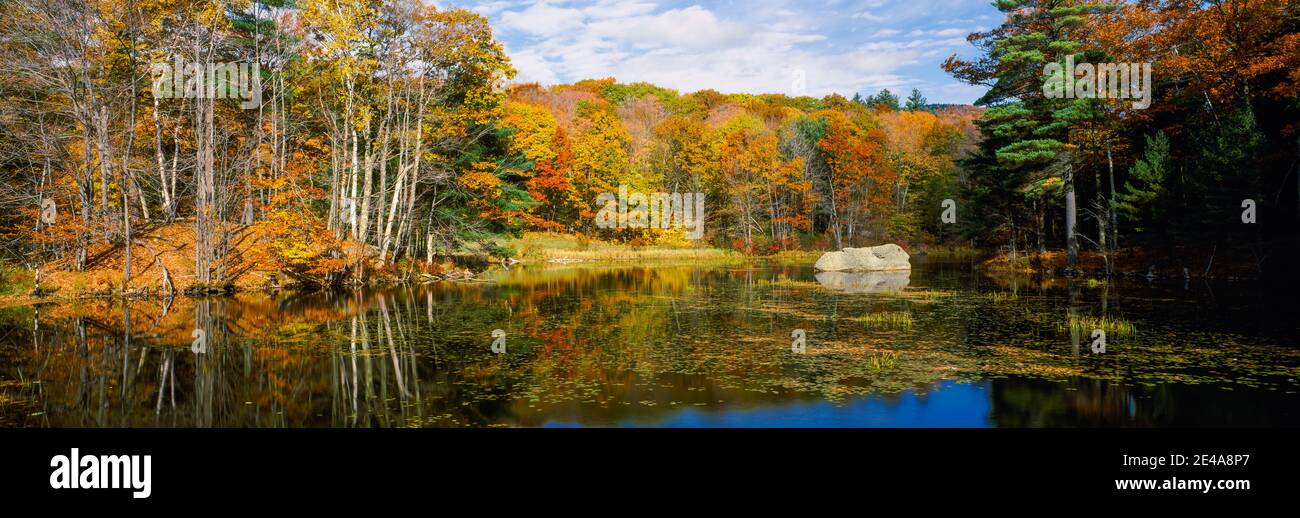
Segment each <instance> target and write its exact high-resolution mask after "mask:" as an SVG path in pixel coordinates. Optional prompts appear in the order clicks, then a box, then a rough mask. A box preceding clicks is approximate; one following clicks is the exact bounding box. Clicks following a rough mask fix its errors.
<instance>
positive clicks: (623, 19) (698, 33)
mask: <svg viewBox="0 0 1300 518" xmlns="http://www.w3.org/2000/svg"><path fill="white" fill-rule="evenodd" d="M500 1H501V0H493V1H490V2H487V3H485V4H482V5H481V6H480V7H483V8H484V9H486V10H490V11H491V10H495V11H496V12H497V13H498V14H495V15H489V16H490V17H491V18H492V19H493V25H495V26H497V27H498V28H499V29H500V30H499V33H498V36H499V37H501V38H502V39H503V40H504V41H505V42H506V43H507V49H508V52H509V53H510V56H511V59H512V60H513V62H514V65H515V67H516V68H517V69H518V70H519V72H520V73H519V76H518V77H517V78H516V80H518V81H524V82H531V81H536V82H540V83H543V84H554V83H564V82H573V81H578V80H582V79H592V78H605V77H616V78H618V80H619V81H622V82H634V81H647V82H652V83H655V84H659V85H662V86H666V87H670V88H675V89H678V90H680V91H683V92H690V91H695V90H700V89H705V88H712V89H715V90H718V91H722V92H728V93H731V92H750V93H794V92H793V91H792V90H793V88H792V86H793V83H794V81H793V78H794V75H795V73H796V72H797V71H799V72H802V74H803V76H804V77H805V84H806V93H807V94H808V95H813V96H823V95H827V94H830V93H840V94H843V95H846V96H851V95H852V94H853V93H854V92H864V93H866V92H869V91H875V90H879V89H880V88H882V87H888V88H890V89H902V88H903V87H907V88H908V89H910V88H911V87H912V86H914V85H922V86H927V87H930V88H932V89H933V90H934V95H931V96H930V97H931V99H932V100H933V101H935V102H946V100H947V99H948V98H947V97H946V96H947V95H948V94H952V95H966V94H968V93H969V92H970V90H969V89H958V88H954V87H953V80H952V79H951V78H950V77H948V76H947V75H946V74H944V73H943V72H942V70H940V69H939V67H938V64H939V63H940V62H941V61H942V59H943V58H944V57H947V55H949V54H952V53H953V52H965V51H967V50H969V49H967V47H969V44H968V43H967V42H966V41H965V36H966V34H968V33H969V32H971V30H968V29H965V28H960V27H961V26H957V27H953V26H944V25H937V24H935V23H934V22H933V21H932V20H931V17H932V14H931V13H929V12H926V11H925V10H923V9H920V8H918V4H920V3H924V2H921V1H920V0H866V1H862V0H858V1H843V0H826V1H825V2H822V3H820V4H805V3H803V2H802V1H800V0H746V1H745V2H740V3H731V2H726V3H721V2H720V3H718V4H706V3H703V1H702V0H701V3H698V4H697V3H694V2H693V0H686V3H682V2H680V1H677V2H675V4H674V5H664V3H665V2H671V1H674V0H627V1H620V0H594V1H590V0H538V1H534V2H515V3H514V4H511V6H507V7H501V6H499V5H497V4H498V3H499V2H500ZM930 3H931V4H943V5H942V6H940V7H941V8H942V9H945V10H944V11H943V12H945V13H947V14H949V15H950V16H952V17H961V18H954V19H974V18H976V14H975V13H973V12H972V10H973V9H976V10H977V8H971V7H970V4H969V3H965V2H963V1H962V0H932V1H931V2H930ZM978 9H983V10H985V11H987V10H991V8H988V7H984V8H978ZM886 20H887V23H888V25H885V24H883V23H882V21H886ZM859 29H862V30H861V31H859ZM916 74H920V76H919V77H918V76H917V75H916ZM872 89H874V90H872ZM927 93H928V92H927ZM975 97H978V95H973V96H971V98H970V99H966V100H964V101H962V102H969V101H970V100H974V98H975Z"/></svg>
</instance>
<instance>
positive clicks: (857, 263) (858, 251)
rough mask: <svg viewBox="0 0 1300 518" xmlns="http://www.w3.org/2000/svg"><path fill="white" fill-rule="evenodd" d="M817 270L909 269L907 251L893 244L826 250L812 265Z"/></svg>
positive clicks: (881, 270)
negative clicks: (836, 250)
mask: <svg viewBox="0 0 1300 518" xmlns="http://www.w3.org/2000/svg"><path fill="white" fill-rule="evenodd" d="M813 268H816V269H817V271H819V272H888V271H897V270H911V269H912V263H910V262H908V256H907V252H904V251H903V248H902V247H900V246H898V245H895V244H892V243H891V244H885V245H880V246H870V247H866V248H845V249H844V250H841V251H839V252H826V253H825V254H822V256H821V258H820V259H818V260H817V264H816V265H814V266H813Z"/></svg>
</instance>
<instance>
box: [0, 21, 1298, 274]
mask: <svg viewBox="0 0 1300 518" xmlns="http://www.w3.org/2000/svg"><path fill="white" fill-rule="evenodd" d="M994 3H995V5H996V7H997V8H998V9H999V10H1001V11H1002V12H1003V14H1004V16H1005V17H1004V19H1003V20H1002V22H1001V23H1000V25H998V26H997V27H995V28H993V29H992V30H989V31H987V32H983V33H977V34H972V35H971V36H970V37H969V41H970V43H971V44H972V45H973V47H972V55H973V56H974V57H973V58H963V57H961V56H956V55H954V56H952V57H950V58H949V59H947V60H946V61H945V62H943V63H942V64H941V66H942V67H943V68H944V70H946V71H947V72H948V73H950V74H951V75H952V76H953V77H956V78H957V79H960V80H962V81H965V82H968V83H971V84H974V85H982V86H985V87H987V89H988V90H987V94H985V95H984V96H983V97H982V98H980V99H979V100H978V101H976V103H975V106H952V105H935V104H931V103H929V102H928V101H927V100H926V99H925V96H924V94H923V92H920V91H917V90H912V91H911V92H910V95H908V96H907V97H906V98H900V97H899V96H898V95H897V94H895V93H893V92H890V91H889V90H884V91H879V92H877V93H870V92H862V93H850V92H845V93H844V94H842V95H841V94H834V95H829V96H826V97H822V98H813V97H807V96H791V95H785V94H778V93H768V94H756V93H734V92H733V93H723V92H717V91H713V90H702V91H696V92H678V91H676V90H673V89H669V88H664V87H660V86H656V85H653V84H647V83H639V82H632V83H624V82H619V81H618V80H617V79H616V78H603V79H602V78H593V79H588V80H584V81H578V82H576V83H572V84H556V85H540V84H535V83H518V82H514V80H513V79H514V77H515V75H516V72H515V69H514V68H513V67H512V64H511V60H510V56H508V55H507V53H506V51H505V49H504V46H503V45H502V44H501V43H500V42H499V41H498V40H496V39H495V37H494V35H493V28H492V26H491V25H490V23H489V21H488V20H487V18H485V17H483V16H481V15H479V14H476V13H474V12H472V11H469V10H465V9H457V8H438V7H435V6H432V5H425V4H424V3H422V2H407V1H398V0H264V1H260V2H253V1H249V0H225V1H209V0H193V1H182V2H165V1H161V0H132V1H123V0H21V1H15V0H6V1H5V2H3V4H4V8H5V9H4V11H5V12H6V13H9V15H8V16H6V17H4V19H3V20H0V72H2V73H3V74H4V75H5V77H6V80H5V81H4V82H3V83H0V264H3V265H4V271H3V273H2V275H4V278H3V279H0V282H3V283H4V284H6V285H10V286H19V285H21V286H22V291H34V292H36V293H42V290H43V289H46V290H48V289H63V288H68V289H73V290H83V291H103V292H132V291H139V290H143V291H154V290H163V291H165V292H166V293H171V292H172V291H173V290H174V291H182V290H184V291H188V292H200V293H201V292H210V291H228V290H230V289H232V287H233V284H234V282H235V281H234V280H235V279H236V278H239V277H241V276H243V275H245V274H246V273H247V272H249V271H251V270H257V271H266V272H270V274H269V276H267V277H265V278H262V280H263V281H265V282H268V283H274V284H279V283H295V284H302V285H309V286H328V285H337V284H342V283H362V282H368V281H369V280H371V279H378V278H391V279H399V280H401V279H408V280H409V279H411V278H413V277H412V274H413V273H414V272H428V271H431V270H437V269H442V268H444V266H443V265H444V264H446V262H447V261H448V260H450V259H451V258H454V257H458V256H465V255H471V256H477V257H490V258H510V257H514V256H517V255H519V254H520V251H519V250H515V249H512V248H511V247H510V246H508V245H507V244H506V243H509V241H508V240H507V239H508V238H510V237H518V236H521V235H524V234H525V233H533V234H536V233H545V234H554V235H567V236H576V239H578V240H579V241H580V242H582V243H587V242H589V241H590V242H597V241H599V242H614V243H621V244H625V245H628V246H633V247H645V248H655V247H663V248H700V247H710V248H718V249H725V250H730V251H734V252H733V253H735V254H741V255H743V256H745V257H759V256H770V255H774V254H782V253H787V252H799V251H819V250H833V249H840V248H843V247H856V246H871V245H877V244H881V243H887V242H888V243H898V244H900V245H902V246H904V248H906V249H908V250H909V251H912V252H924V251H932V252H934V253H941V252H943V251H945V250H946V251H949V252H952V251H954V250H982V251H985V252H987V253H988V254H993V255H995V256H996V257H999V258H1000V260H1001V261H1002V262H1003V263H1005V265H1006V266H1007V267H1009V268H1021V267H1024V268H1030V267H1034V268H1040V269H1041V268H1044V267H1050V268H1053V269H1058V270H1060V271H1062V272H1064V273H1066V274H1075V273H1084V274H1089V275H1094V274H1095V275H1113V274H1116V273H1122V272H1125V271H1137V270H1140V271H1142V272H1144V273H1145V272H1148V271H1150V270H1149V269H1148V266H1150V268H1151V270H1154V269H1155V267H1156V265H1157V264H1158V265H1159V266H1160V269H1161V270H1168V269H1171V268H1182V269H1183V272H1184V273H1182V275H1188V274H1189V273H1186V272H1189V270H1188V269H1187V268H1189V267H1190V270H1191V273H1190V274H1194V275H1204V276H1211V275H1214V272H1217V271H1220V270H1216V268H1220V267H1221V266H1220V265H1227V266H1231V267H1236V268H1238V269H1241V271H1243V272H1247V273H1252V274H1256V275H1270V274H1279V275H1280V274H1288V273H1289V272H1286V270H1285V266H1286V264H1287V263H1288V262H1289V259H1291V258H1295V257H1296V251H1297V248H1298V247H1297V245H1298V244H1300V242H1298V241H1297V237H1300V236H1298V235H1297V231H1296V228H1297V227H1296V225H1297V223H1300V178H1297V174H1296V173H1297V166H1298V165H1300V164H1298V159H1300V134H1297V130H1300V127H1297V122H1300V4H1298V3H1297V2H1295V1H1293V0H1292V1H1288V0H1217V1H1191V0H1137V1H1134V0H1129V1H1123V0H1115V1H1079V0H997V1H996V2H994ZM1067 59H1069V60H1070V61H1071V62H1095V63H1110V62H1115V63H1145V64H1150V67H1151V71H1152V76H1151V77H1152V82H1151V84H1150V85H1149V86H1150V87H1151V92H1152V97H1151V99H1149V101H1150V105H1149V106H1145V107H1142V108H1138V107H1137V106H1135V104H1134V103H1133V102H1131V100H1129V99H1113V98H1100V97H1084V98H1054V97H1051V96H1048V95H1046V94H1045V93H1044V89H1043V84H1044V81H1045V78H1044V74H1043V70H1044V67H1045V65H1047V64H1052V63H1064V62H1066V60H1067ZM167 64H171V66H167ZM231 64H244V65H246V66H231ZM160 65H162V66H160ZM936 66H940V64H938V63H936ZM250 75H251V77H250ZM163 76H166V77H163ZM620 187H622V188H624V189H630V190H635V191H639V192H647V193H649V192H665V193H703V194H704V195H705V199H706V200H707V203H706V210H705V217H706V224H705V229H706V231H705V232H704V233H703V235H702V236H698V237H700V239H698V240H695V239H689V238H690V237H695V236H688V235H687V232H686V231H685V230H684V229H680V228H621V229H620V228H605V227H603V226H600V225H598V224H597V220H596V217H595V216H596V211H597V209H598V208H599V207H598V206H597V205H596V203H595V201H596V200H597V197H598V196H599V195H600V194H601V193H609V192H618V191H619V189H620ZM945 210H954V213H955V214H954V217H952V218H951V219H947V218H944V217H943V216H944V213H945ZM87 271H95V272H99V275H97V276H94V277H86V276H78V275H77V273H78V272H87ZM1234 271H1235V270H1234ZM110 272H111V275H110ZM1162 273H1173V272H1162ZM43 278H44V279H45V280H46V285H45V286H47V287H46V288H43V287H42V284H41V281H42V279H43ZM20 280H21V281H20ZM60 284H67V286H60ZM49 286H53V288H50V287H49Z"/></svg>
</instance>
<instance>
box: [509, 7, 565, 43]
mask: <svg viewBox="0 0 1300 518" xmlns="http://www.w3.org/2000/svg"><path fill="white" fill-rule="evenodd" d="M584 19H585V16H584V15H583V14H582V11H579V10H577V9H566V8H563V7H552V6H551V5H549V4H547V3H546V2H539V3H537V4H533V6H532V7H529V8H528V9H524V10H523V11H506V12H504V13H502V14H501V23H502V25H504V26H506V27H508V28H511V29H514V30H517V31H521V32H525V33H528V34H531V35H533V36H554V35H556V34H561V33H563V32H565V31H571V30H574V29H578V28H580V27H582V26H583V21H584Z"/></svg>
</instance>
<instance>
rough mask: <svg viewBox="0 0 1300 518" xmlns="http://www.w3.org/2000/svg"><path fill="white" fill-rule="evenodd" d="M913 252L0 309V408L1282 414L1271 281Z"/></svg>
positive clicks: (290, 415) (868, 416)
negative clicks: (1117, 277)
mask: <svg viewBox="0 0 1300 518" xmlns="http://www.w3.org/2000/svg"><path fill="white" fill-rule="evenodd" d="M913 261H914V265H915V267H914V269H913V271H912V272H910V274H908V273H901V274H897V273H895V274H870V275H848V274H837V275H827V274H815V273H814V272H813V270H812V269H811V268H810V267H802V266H801V267H795V266H782V265H771V264H766V263H756V264H753V265H748V266H746V265H740V266H735V265H733V266H698V265H696V266H646V265H628V266H616V267H606V266H600V267H597V266H582V265H578V266H574V265H549V264H547V265H525V266H516V267H514V268H512V269H508V270H506V269H500V270H495V271H492V272H489V273H488V274H486V275H485V276H484V277H485V278H486V279H487V282H476V283H439V284H432V285H425V286H418V285H417V286H410V287H404V288H385V289H366V290H355V291H335V292H321V293H307V294H302V293H291V292H282V293H241V294H237V295H235V296H232V297H225V298H208V299H193V298H187V297H178V298H176V299H175V300H171V301H162V300H131V301H129V302H128V303H126V304H125V305H124V304H123V303H122V302H121V301H120V300H85V301H79V302H75V303H59V304H46V305H41V306H35V307H13V308H5V309H0V426H4V427H491V426H512V427H515V426H523V427H583V426H601V427H608V426H631V427H755V426H757V427H827V426H829V427H1276V426H1290V427H1293V426H1298V425H1300V412H1298V411H1297V409H1298V408H1300V406H1298V405H1297V403H1300V396H1297V390H1298V389H1300V382H1297V379H1300V348H1297V344H1300V319H1297V315H1296V314H1295V310H1294V306H1293V305H1292V300H1291V294H1290V292H1289V291H1288V290H1285V289H1283V288H1281V287H1273V286H1267V285H1260V284H1255V283H1233V284H1229V283H1221V284H1214V285H1211V284H1207V283H1205V282H1203V281H1199V280H1193V281H1190V282H1186V283H1184V282H1179V283H1175V284H1159V283H1157V284H1150V283H1147V282H1145V281H1112V282H1110V283H1097V282H1092V283H1087V282H1080V281H1074V282H1070V281H1067V280H1066V279H1060V278H1046V279H1042V278H1032V277H1008V276H997V277H991V276H985V275H982V274H980V273H978V272H975V271H973V269H972V268H971V267H970V265H968V264H962V263H952V262H927V261H925V260H924V258H913ZM1097 329H1100V330H1101V332H1104V334H1105V336H1104V337H1102V336H1101V334H1100V333H1097V332H1096V331H1094V330H1097ZM1103 339H1104V346H1103V345H1102V342H1101V341H1099V340H1103ZM502 350H504V352H502Z"/></svg>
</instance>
